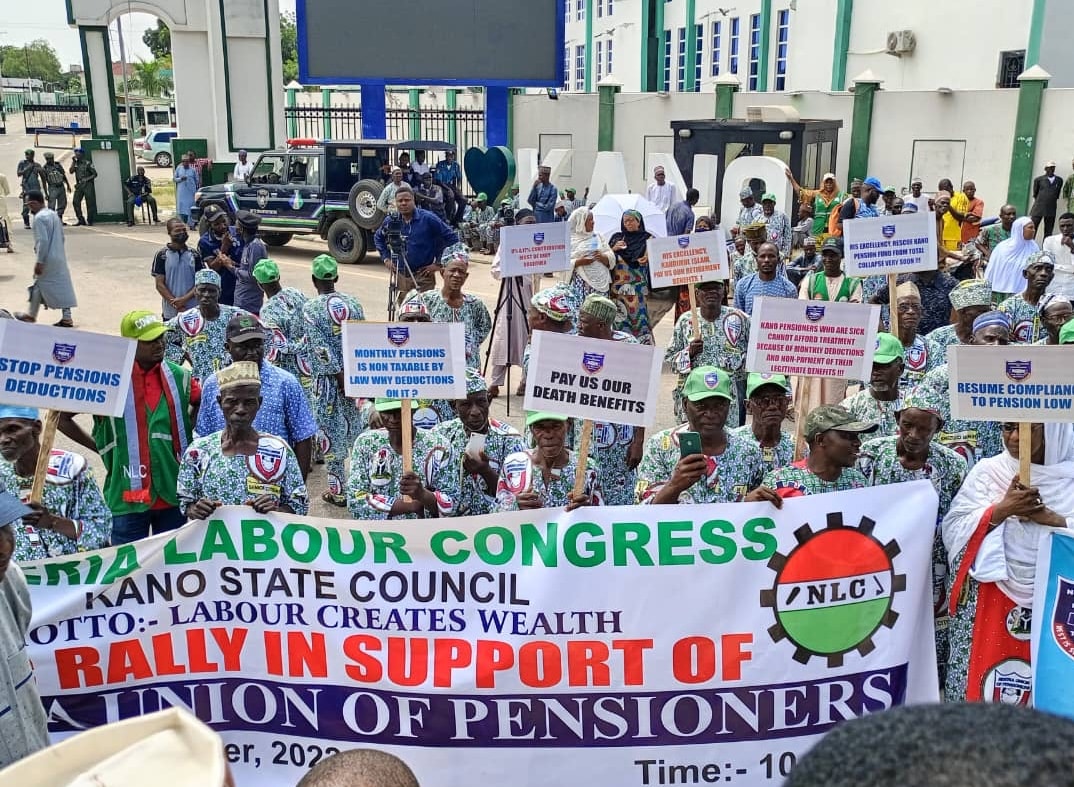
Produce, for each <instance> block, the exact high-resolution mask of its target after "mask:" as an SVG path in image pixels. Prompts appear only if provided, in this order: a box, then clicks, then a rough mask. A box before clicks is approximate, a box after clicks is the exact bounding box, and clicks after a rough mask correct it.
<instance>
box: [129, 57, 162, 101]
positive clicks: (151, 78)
mask: <svg viewBox="0 0 1074 787" xmlns="http://www.w3.org/2000/svg"><path fill="white" fill-rule="evenodd" d="M127 68H128V69H130V71H129V73H130V80H131V86H132V87H134V86H137V87H138V88H139V89H140V90H141V91H142V92H143V93H144V94H145V95H147V96H159V95H161V94H162V93H163V92H164V89H165V88H166V87H167V80H166V79H165V78H164V77H163V76H162V75H161V64H160V61H158V60H149V61H146V60H141V59H139V60H138V62H137V63H130V64H129V65H128V66H127Z"/></svg>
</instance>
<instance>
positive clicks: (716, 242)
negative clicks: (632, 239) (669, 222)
mask: <svg viewBox="0 0 1074 787" xmlns="http://www.w3.org/2000/svg"><path fill="white" fill-rule="evenodd" d="M646 245H647V247H648V252H649V281H650V283H651V284H652V286H653V287H677V286H681V285H684V284H700V283H701V282H703V281H714V280H717V279H726V278H729V277H730V274H729V273H728V268H729V266H728V263H727V240H726V239H725V238H724V235H723V230H721V229H719V228H717V229H715V230H713V231H712V232H695V233H693V234H692V235H676V236H674V237H671V238H649V241H648V243H647V244H646Z"/></svg>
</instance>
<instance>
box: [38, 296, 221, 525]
mask: <svg viewBox="0 0 1074 787" xmlns="http://www.w3.org/2000/svg"><path fill="white" fill-rule="evenodd" d="M165 330H166V328H165V327H164V323H163V322H162V321H161V319H160V315H159V314H154V313H153V312H150V311H132V312H128V313H127V314H126V315H124V316H123V319H122V321H121V322H120V324H119V332H120V335H122V336H123V337H124V338H127V339H136V340H137V345H136V347H135V350H134V364H133V365H132V367H131V373H130V377H131V384H130V388H129V389H128V390H127V400H126V403H125V405H124V407H123V415H122V416H120V417H118V418H111V417H108V416H102V415H97V416H94V417H93V436H92V437H91V436H90V435H88V434H86V433H85V431H83V429H82V427H81V426H79V425H78V423H77V422H75V420H74V419H73V418H72V416H71V414H70V413H64V414H62V415H61V416H60V423H59V429H60V431H61V432H63V433H64V434H65V435H67V436H68V437H70V438H71V439H72V440H74V441H75V442H77V443H79V444H80V445H83V446H85V447H86V448H88V449H89V450H91V451H96V452H97V453H99V454H100V455H101V461H102V462H104V468H105V473H106V476H105V481H104V498H105V501H106V502H107V505H108V508H109V509H110V510H111V512H112V530H111V543H112V544H127V543H130V542H132V541H137V540H139V539H141V538H146V537H147V536H149V535H150V534H151V533H152V534H153V535H156V534H158V533H163V532H165V531H168V530H174V529H175V528H177V527H179V526H180V525H182V524H183V521H184V519H183V512H182V511H180V509H179V503H178V499H177V497H176V491H175V480H176V477H177V476H178V474H179V460H180V459H181V458H182V456H183V453H184V452H185V451H186V449H187V446H188V445H189V443H190V439H191V433H192V431H193V424H194V420H195V419H196V416H197V411H198V404H199V402H200V401H201V386H200V385H199V384H198V381H197V380H195V379H194V378H193V376H192V375H191V374H190V372H189V370H187V369H186V368H185V367H182V366H179V365H178V364H174V363H172V362H170V361H166V360H164V332H165Z"/></svg>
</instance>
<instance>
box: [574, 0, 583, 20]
mask: <svg viewBox="0 0 1074 787" xmlns="http://www.w3.org/2000/svg"><path fill="white" fill-rule="evenodd" d="M574 18H575V19H577V20H578V21H579V22H581V21H582V20H583V19H585V0H574Z"/></svg>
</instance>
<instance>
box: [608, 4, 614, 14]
mask: <svg viewBox="0 0 1074 787" xmlns="http://www.w3.org/2000/svg"><path fill="white" fill-rule="evenodd" d="M612 2H613V0H608V16H611V15H612Z"/></svg>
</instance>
